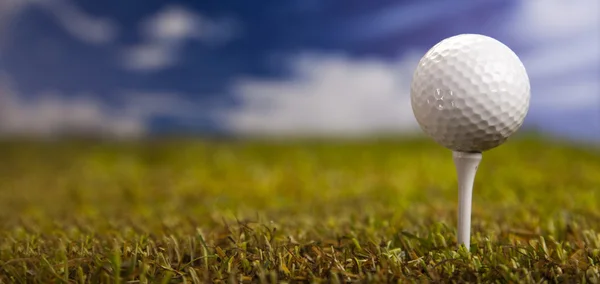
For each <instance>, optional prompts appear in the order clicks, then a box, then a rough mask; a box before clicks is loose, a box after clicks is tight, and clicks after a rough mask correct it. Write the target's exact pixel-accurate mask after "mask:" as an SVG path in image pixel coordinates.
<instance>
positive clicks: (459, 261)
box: [0, 138, 600, 283]
mask: <svg viewBox="0 0 600 284" xmlns="http://www.w3.org/2000/svg"><path fill="white" fill-rule="evenodd" d="M0 146H1V147H0V149H1V150H0V157H1V163H0V282H1V283H34V282H39V283H61V282H62V283H66V282H69V283H205V282H224V283H230V282H256V283H273V282H314V283H318V282H329V283H341V282H354V281H366V282H465V281H469V282H544V281H546V282H567V283H569V282H571V283H575V282H577V283H598V281H600V206H599V205H600V153H599V151H598V149H597V148H595V149H594V148H584V147H576V146H572V145H569V144H566V143H558V142H556V141H545V140H541V139H538V138H524V139H520V140H514V141H510V142H509V143H507V144H506V145H503V146H502V147H499V148H497V149H494V150H492V151H489V152H486V153H485V154H484V157H483V160H482V163H481V166H480V168H479V172H478V174H477V178H476V182H475V190H474V197H473V227H472V244H471V247H470V248H465V247H461V248H457V244H456V234H455V233H456V231H455V227H456V206H457V190H456V179H455V171H454V165H453V162H452V159H451V154H450V152H449V151H447V150H445V149H443V148H441V147H439V146H437V145H434V144H433V143H432V142H429V141H428V140H419V139H413V140H379V141H362V142H359V141H355V142H347V141H346V142H344V141H337V142H335V141H331V142H324V141H300V142H273V141H271V142H259V141H254V142H251V141H214V140H213V141H210V140H204V141H193V140H187V141H185V140H180V141H154V142H151V141H147V142H144V143H109V142H104V143H97V142H94V143H90V142H81V141H80V142H47V143H32V142H18V143H17V142H2V144H1V145H0Z"/></svg>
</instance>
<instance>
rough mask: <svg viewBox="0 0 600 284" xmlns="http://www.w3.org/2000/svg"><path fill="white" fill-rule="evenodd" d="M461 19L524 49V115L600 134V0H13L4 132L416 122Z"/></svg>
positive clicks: (353, 128)
mask: <svg viewBox="0 0 600 284" xmlns="http://www.w3.org/2000/svg"><path fill="white" fill-rule="evenodd" d="M462 33H478V34H484V35H488V36H491V37H494V38H496V39H498V40H500V41H502V42H503V43H505V44H506V45H508V46H509V47H510V48H512V49H513V50H514V51H515V52H516V53H517V55H518V56H519V57H520V58H521V60H522V61H523V63H524V65H525V67H526V69H527V72H528V75H529V77H530V80H531V96H532V97H531V104H530V110H529V113H528V115H527V117H526V120H525V125H524V127H525V128H529V129H536V130H539V131H543V132H545V133H548V134H550V135H556V136H560V137H568V138H572V139H578V140H591V141H600V2H599V1H597V0H574V1H561V0H530V1H516V0H515V1H500V0H456V1H448V0H431V1H391V0H377V1H358V0H340V1H317V0H289V1H275V0H267V1H261V4H260V5H258V4H257V2H256V1H241V0H240V1H231V0H227V1H226V0H221V1H156V0H145V1H118V0H105V1H94V0H0V134H2V135H5V136H10V135H27V136H35V137H43V136H50V135H56V134H63V133H79V132H83V133H94V134H101V135H106V136H110V137H143V136H145V135H148V134H166V133H181V132H189V133H199V134H202V133H215V132H218V133H230V134H238V135H299V134H300V135H306V134H308V135H315V134H316V135H325V136H327V135H351V136H355V135H358V136H361V135H373V134H376V133H381V132H386V133H390V132H392V133H418V132H419V131H420V130H419V128H418V125H417V123H416V120H415V119H414V116H413V113H412V109H411V106H410V81H411V78H412V73H413V71H414V69H415V67H416V64H417V62H418V60H419V59H420V57H421V56H423V55H424V54H425V52H426V51H427V50H428V49H429V48H431V47H432V46H433V45H435V44H436V43H437V42H439V41H440V40H442V39H444V38H446V37H449V36H453V35H457V34H462Z"/></svg>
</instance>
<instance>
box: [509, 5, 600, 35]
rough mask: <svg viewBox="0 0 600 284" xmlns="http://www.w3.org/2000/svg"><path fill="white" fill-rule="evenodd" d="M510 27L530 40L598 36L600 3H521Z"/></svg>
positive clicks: (515, 33)
mask: <svg viewBox="0 0 600 284" xmlns="http://www.w3.org/2000/svg"><path fill="white" fill-rule="evenodd" d="M509 23H510V24H508V25H507V28H508V29H509V30H510V31H511V32H512V33H513V34H514V35H516V36H520V37H521V38H523V39H527V40H529V41H547V40H563V39H566V38H570V37H572V36H573V35H588V36H589V35H591V36H594V34H595V35H598V33H597V32H598V30H599V29H600V2H598V1H596V0H573V1H562V0H532V1H519V2H518V8H517V11H516V13H515V14H514V15H513V19H512V20H510V21H509Z"/></svg>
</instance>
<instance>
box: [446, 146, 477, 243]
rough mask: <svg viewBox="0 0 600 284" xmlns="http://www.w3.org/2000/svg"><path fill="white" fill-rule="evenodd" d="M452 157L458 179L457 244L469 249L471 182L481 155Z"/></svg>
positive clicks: (471, 154) (464, 154)
mask: <svg viewBox="0 0 600 284" xmlns="http://www.w3.org/2000/svg"><path fill="white" fill-rule="evenodd" d="M452 156H453V160H454V165H455V166H456V174H457V178H458V244H459V245H461V244H463V245H464V246H465V247H467V249H469V246H470V242H471V200H472V198H473V182H474V181H475V175H476V173H477V168H478V167H479V162H480V161H481V153H480V152H477V153H465V152H453V155H452Z"/></svg>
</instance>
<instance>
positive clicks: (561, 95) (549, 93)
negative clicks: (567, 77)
mask: <svg viewBox="0 0 600 284" xmlns="http://www.w3.org/2000/svg"><path fill="white" fill-rule="evenodd" d="M538 93H539V94H543V96H541V97H535V96H534V97H533V98H532V108H535V109H536V110H539V111H541V112H544V111H548V110H552V111H551V113H552V115H557V114H560V112H566V113H568V112H570V111H577V110H580V109H586V108H589V107H598V108H600V80H598V79H597V78H581V79H576V80H573V81H572V82H562V83H561V84H558V85H556V86H551V87H547V88H544V89H541V90H539V92H538ZM598 112H599V113H600V109H598ZM599 130H600V129H599Z"/></svg>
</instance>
